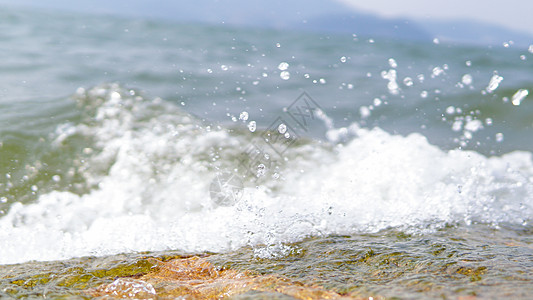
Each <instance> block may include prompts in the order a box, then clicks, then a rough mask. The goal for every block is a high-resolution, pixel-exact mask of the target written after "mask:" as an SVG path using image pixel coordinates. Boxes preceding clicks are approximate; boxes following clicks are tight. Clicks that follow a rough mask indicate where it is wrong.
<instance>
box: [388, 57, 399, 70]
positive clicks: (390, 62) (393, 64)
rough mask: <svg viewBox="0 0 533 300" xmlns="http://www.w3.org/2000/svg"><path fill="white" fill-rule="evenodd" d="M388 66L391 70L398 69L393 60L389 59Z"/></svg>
mask: <svg viewBox="0 0 533 300" xmlns="http://www.w3.org/2000/svg"><path fill="white" fill-rule="evenodd" d="M389 66H390V67H391V68H393V69H395V68H397V67H398V64H397V63H396V60H394V58H389Z"/></svg>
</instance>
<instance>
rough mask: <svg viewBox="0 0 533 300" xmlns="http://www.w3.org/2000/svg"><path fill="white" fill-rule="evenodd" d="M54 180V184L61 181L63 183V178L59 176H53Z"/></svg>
mask: <svg viewBox="0 0 533 300" xmlns="http://www.w3.org/2000/svg"><path fill="white" fill-rule="evenodd" d="M52 180H53V181H54V182H59V181H61V176H59V175H54V176H52Z"/></svg>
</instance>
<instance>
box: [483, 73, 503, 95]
mask: <svg viewBox="0 0 533 300" xmlns="http://www.w3.org/2000/svg"><path fill="white" fill-rule="evenodd" d="M502 80H503V77H501V76H499V75H498V74H494V75H492V77H491V78H490V82H489V85H488V86H487V88H486V89H485V90H486V91H487V92H489V93H492V92H494V90H496V89H497V88H498V86H499V85H500V82H502Z"/></svg>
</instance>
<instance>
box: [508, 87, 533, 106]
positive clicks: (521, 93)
mask: <svg viewBox="0 0 533 300" xmlns="http://www.w3.org/2000/svg"><path fill="white" fill-rule="evenodd" d="M527 95H529V91H528V90H525V89H519V90H518V91H517V92H516V93H515V94H514V95H513V98H512V100H511V103H513V105H515V106H518V105H520V103H522V100H524V99H525V98H526V97H527Z"/></svg>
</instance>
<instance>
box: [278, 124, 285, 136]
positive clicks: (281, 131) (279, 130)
mask: <svg viewBox="0 0 533 300" xmlns="http://www.w3.org/2000/svg"><path fill="white" fill-rule="evenodd" d="M278 132H279V133H281V134H284V133H285V132H287V125H285V124H283V123H282V124H279V126H278Z"/></svg>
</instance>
